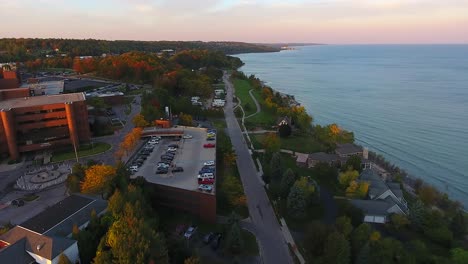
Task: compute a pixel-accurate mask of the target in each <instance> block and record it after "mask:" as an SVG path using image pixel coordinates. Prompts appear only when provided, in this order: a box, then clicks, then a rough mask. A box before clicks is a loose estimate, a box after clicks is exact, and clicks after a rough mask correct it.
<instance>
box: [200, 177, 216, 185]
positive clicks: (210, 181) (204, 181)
mask: <svg viewBox="0 0 468 264" xmlns="http://www.w3.org/2000/svg"><path fill="white" fill-rule="evenodd" d="M214 182H215V179H213V178H205V179H200V178H199V179H198V184H205V185H212V184H214Z"/></svg>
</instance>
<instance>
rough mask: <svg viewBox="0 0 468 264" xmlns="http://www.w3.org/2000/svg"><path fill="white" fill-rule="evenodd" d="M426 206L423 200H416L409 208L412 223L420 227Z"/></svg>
mask: <svg viewBox="0 0 468 264" xmlns="http://www.w3.org/2000/svg"><path fill="white" fill-rule="evenodd" d="M424 213H425V208H424V204H423V203H422V202H421V200H416V202H415V203H414V204H413V205H412V206H410V208H409V220H410V222H411V223H412V224H414V225H415V226H417V227H418V228H420V227H421V226H422V223H423V220H424Z"/></svg>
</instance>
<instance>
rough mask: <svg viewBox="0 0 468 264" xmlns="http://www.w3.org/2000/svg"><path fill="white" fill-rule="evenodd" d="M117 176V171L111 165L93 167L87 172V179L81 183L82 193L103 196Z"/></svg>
mask: <svg viewBox="0 0 468 264" xmlns="http://www.w3.org/2000/svg"><path fill="white" fill-rule="evenodd" d="M115 175H116V169H115V168H114V167H112V166H110V165H93V166H91V167H89V168H88V169H86V171H85V178H84V180H83V181H82V182H81V192H82V193H87V194H102V193H104V191H105V190H106V189H107V187H108V186H109V184H110V183H111V182H112V179H114V177H115Z"/></svg>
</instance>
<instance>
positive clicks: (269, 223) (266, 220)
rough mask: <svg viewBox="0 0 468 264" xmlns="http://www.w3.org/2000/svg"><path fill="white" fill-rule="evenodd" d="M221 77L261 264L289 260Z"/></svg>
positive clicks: (226, 80)
mask: <svg viewBox="0 0 468 264" xmlns="http://www.w3.org/2000/svg"><path fill="white" fill-rule="evenodd" d="M223 80H224V83H225V84H226V92H227V94H226V105H225V108H224V114H225V117H226V123H227V128H228V133H229V135H230V137H231V141H232V144H233V146H234V149H235V151H236V155H237V160H236V162H237V167H238V169H239V174H240V177H241V179H242V185H243V186H244V191H245V194H246V196H247V205H248V208H249V214H250V220H251V222H252V224H253V226H252V229H253V230H251V231H252V232H253V233H254V234H255V235H256V237H257V239H258V241H259V244H260V251H261V256H262V259H263V263H267V264H270V263H281V264H283V263H284V264H287V263H293V260H292V258H291V255H290V254H289V248H288V246H287V244H286V242H285V240H284V237H283V235H282V232H281V229H280V224H279V223H278V220H277V219H276V216H275V213H274V211H273V208H272V207H271V204H270V200H269V199H268V196H267V195H266V192H265V189H264V188H263V185H262V184H261V183H260V181H259V179H258V177H257V170H256V167H255V165H254V163H253V160H252V156H251V155H250V152H249V149H248V148H247V145H246V143H245V140H244V137H243V134H242V131H241V129H240V126H239V123H238V122H237V120H236V117H235V115H234V111H233V103H232V98H233V87H232V83H231V82H230V81H229V77H228V75H227V74H226V73H224V76H223Z"/></svg>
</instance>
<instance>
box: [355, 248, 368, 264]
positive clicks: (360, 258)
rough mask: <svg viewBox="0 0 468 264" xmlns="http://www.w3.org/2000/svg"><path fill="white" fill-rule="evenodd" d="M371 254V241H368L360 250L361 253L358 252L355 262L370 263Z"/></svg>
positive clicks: (357, 263) (358, 263) (359, 263)
mask: <svg viewBox="0 0 468 264" xmlns="http://www.w3.org/2000/svg"><path fill="white" fill-rule="evenodd" d="M369 255H370V247H369V243H366V244H364V245H363V246H362V248H361V249H360V250H359V253H358V254H357V257H356V261H355V263H356V264H368V263H370V262H369Z"/></svg>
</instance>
